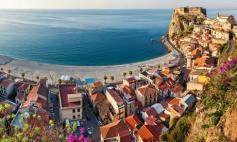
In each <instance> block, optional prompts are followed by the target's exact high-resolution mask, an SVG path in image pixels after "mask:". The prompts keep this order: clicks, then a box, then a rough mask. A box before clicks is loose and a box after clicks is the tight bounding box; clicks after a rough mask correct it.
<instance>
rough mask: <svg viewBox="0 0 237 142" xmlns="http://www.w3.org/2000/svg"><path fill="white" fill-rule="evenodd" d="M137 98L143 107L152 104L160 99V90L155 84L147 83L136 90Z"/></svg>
mask: <svg viewBox="0 0 237 142" xmlns="http://www.w3.org/2000/svg"><path fill="white" fill-rule="evenodd" d="M136 95H137V100H138V101H139V102H141V104H142V106H143V107H147V106H151V105H153V104H155V103H156V102H157V100H158V95H159V92H158V90H157V89H156V87H155V86H154V85H151V84H149V85H145V86H142V87H140V88H138V89H137V90H136Z"/></svg>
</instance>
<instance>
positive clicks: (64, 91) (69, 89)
mask: <svg viewBox="0 0 237 142" xmlns="http://www.w3.org/2000/svg"><path fill="white" fill-rule="evenodd" d="M59 94H60V100H61V104H62V106H61V107H73V106H78V105H80V104H81V103H82V102H80V101H77V102H69V100H68V96H69V94H77V86H76V85H75V84H62V85H59ZM78 95H79V94H78ZM79 97H80V96H79Z"/></svg>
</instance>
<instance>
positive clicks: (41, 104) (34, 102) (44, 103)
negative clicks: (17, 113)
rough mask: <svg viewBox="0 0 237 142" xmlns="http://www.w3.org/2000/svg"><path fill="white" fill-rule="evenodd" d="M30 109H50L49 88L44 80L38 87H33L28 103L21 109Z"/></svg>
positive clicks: (24, 103) (25, 102)
mask: <svg viewBox="0 0 237 142" xmlns="http://www.w3.org/2000/svg"><path fill="white" fill-rule="evenodd" d="M29 107H33V108H36V109H43V110H46V109H47V108H48V88H47V86H46V82H45V81H44V80H41V81H40V82H39V83H38V84H37V85H35V86H33V88H32V89H31V91H30V93H29V94H28V96H27V99H26V101H24V102H23V103H22V105H21V108H29Z"/></svg>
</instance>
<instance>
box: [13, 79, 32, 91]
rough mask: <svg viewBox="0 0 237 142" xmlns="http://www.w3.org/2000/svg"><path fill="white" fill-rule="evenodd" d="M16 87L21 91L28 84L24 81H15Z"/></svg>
mask: <svg viewBox="0 0 237 142" xmlns="http://www.w3.org/2000/svg"><path fill="white" fill-rule="evenodd" d="M16 87H17V89H19V90H23V91H25V90H26V89H27V88H28V87H29V84H26V83H24V82H22V81H21V82H17V83H16Z"/></svg>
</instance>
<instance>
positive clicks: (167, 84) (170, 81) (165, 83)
mask: <svg viewBox="0 0 237 142" xmlns="http://www.w3.org/2000/svg"><path fill="white" fill-rule="evenodd" d="M174 84H175V81H174V80H173V79H171V78H168V79H167V80H164V81H163V82H162V83H161V84H160V85H159V89H160V90H170V89H171V88H172V87H173V85H174Z"/></svg>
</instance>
